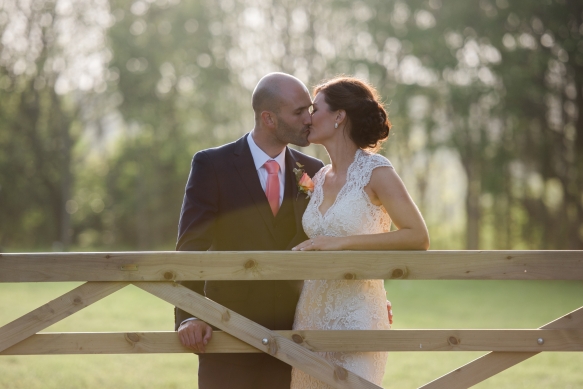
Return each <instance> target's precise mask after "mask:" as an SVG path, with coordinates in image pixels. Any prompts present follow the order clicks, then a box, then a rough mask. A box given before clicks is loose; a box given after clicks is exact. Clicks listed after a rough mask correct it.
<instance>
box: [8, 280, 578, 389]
mask: <svg viewBox="0 0 583 389" xmlns="http://www.w3.org/2000/svg"><path fill="white" fill-rule="evenodd" d="M76 285H78V284H74V283H69V284H65V283H59V284H40V283H39V284H0V326H1V325H3V324H5V323H8V322H10V321H12V320H14V319H16V318H17V317H19V316H20V315H22V314H25V313H27V312H28V311H30V310H31V309H34V308H36V307H38V306H39V305H42V304H44V303H45V302H47V301H49V300H50V299H53V298H55V297H57V296H59V295H60V294H62V293H64V292H66V291H68V290H70V289H72V288H73V287H74V286H76ZM387 292H388V295H389V299H390V300H391V301H392V303H393V307H394V311H395V315H396V316H395V325H394V328H395V329H403V328H536V327H539V326H541V325H543V324H545V323H547V322H549V321H552V320H553V319H555V318H557V317H559V316H561V315H563V314H565V313H567V312H570V311H572V310H574V309H576V308H578V307H580V306H582V305H583V282H557V281H522V282H518V281H390V282H387ZM172 321H173V314H172V307H171V306H170V305H168V304H166V303H164V302H162V301H161V300H158V299H156V298H155V297H152V296H150V295H148V294H146V293H145V292H143V291H141V290H138V289H137V288H135V287H133V286H129V287H126V288H125V289H123V290H121V291H119V292H117V293H116V294H114V295H112V296H109V297H107V298H105V299H103V300H102V301H100V302H98V303H96V304H94V305H93V306H91V307H89V308H87V309H85V310H82V311H80V312H78V313H77V314H75V315H73V316H71V317H69V318H67V319H65V320H63V321H62V322H60V323H57V324H56V325H54V326H52V327H50V328H48V329H47V330H46V331H47V332H65V331H76V332H83V331H155V330H158V331H160V330H162V331H170V330H172V328H173V324H172ZM481 354H482V353H454V352H452V353H437V352H433V353H431V352H429V353H412V352H410V353H396V352H395V353H391V354H390V355H389V361H388V364H387V372H386V374H385V381H384V386H385V387H386V388H416V387H418V386H420V385H422V384H424V383H426V382H428V381H430V380H432V379H434V378H436V377H438V376H440V375H442V374H444V373H447V372H448V371H450V370H451V369H454V368H456V367H458V366H460V365H462V364H464V363H467V362H469V361H471V360H472V359H474V358H476V357H478V356H480V355H481ZM581 367H583V353H546V354H540V355H537V356H536V357H534V358H531V359H530V360H528V361H526V362H523V363H522V364H520V365H518V366H515V367H513V368H511V369H509V370H507V371H505V372H504V373H502V374H499V375H498V376H496V377H494V378H491V379H489V380H487V381H485V382H484V383H482V384H480V385H478V386H476V388H480V389H485V388H496V389H500V388H513V389H516V388H573V389H574V388H583V369H581ZM196 369H197V363H196V357H195V356H193V355H182V354H181V355H80V356H22V357H12V356H0V389H4V388H6V389H8V388H10V389H20V388H22V389H24V388H26V389H35V388H47V389H52V388H55V389H57V388H59V389H67V388H71V389H72V388H75V389H81V388H91V389H97V388H196V387H197V385H196Z"/></svg>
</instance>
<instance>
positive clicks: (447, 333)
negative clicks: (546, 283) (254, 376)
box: [0, 329, 583, 355]
mask: <svg viewBox="0 0 583 389" xmlns="http://www.w3.org/2000/svg"><path fill="white" fill-rule="evenodd" d="M275 332H276V333H277V334H278V335H279V336H282V337H284V338H286V339H289V340H292V341H294V342H296V343H298V344H300V345H302V346H303V347H305V348H307V349H308V350H311V351H391V352H395V351H422V352H423V351H503V352H524V351H528V352H541V351H583V329H577V330H392V331H380V330H378V331H377V330H374V331H275ZM539 338H543V339H544V343H543V344H542V345H539V344H538V343H537V340H538V339H539ZM420 346H421V347H420ZM260 352H263V351H261V350H258V349H256V348H255V347H253V346H250V345H249V344H247V343H245V342H243V341H241V340H239V339H237V338H235V337H234V336H231V335H229V334H228V333H226V332H223V331H215V332H214V333H213V338H212V340H211V342H210V343H209V344H208V346H207V353H260ZM146 353H192V351H191V350H189V349H187V348H186V347H183V346H182V345H181V344H180V341H179V340H178V336H177V334H176V332H174V331H161V332H109V333H92V332H88V333H41V334H36V335H32V336H31V337H29V338H28V339H25V340H23V341H22V342H20V343H17V344H15V345H14V346H12V347H10V348H8V349H6V350H4V351H2V352H0V355H59V354H146Z"/></svg>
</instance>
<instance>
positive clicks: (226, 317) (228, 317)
mask: <svg viewBox="0 0 583 389" xmlns="http://www.w3.org/2000/svg"><path fill="white" fill-rule="evenodd" d="M229 320H231V314H230V313H229V310H228V309H225V312H223V314H222V315H221V321H229Z"/></svg>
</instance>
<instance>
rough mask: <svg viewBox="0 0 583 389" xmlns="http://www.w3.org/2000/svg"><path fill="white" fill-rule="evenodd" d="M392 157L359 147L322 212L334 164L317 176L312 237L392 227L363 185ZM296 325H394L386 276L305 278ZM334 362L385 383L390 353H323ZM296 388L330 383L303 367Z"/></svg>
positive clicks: (309, 221)
mask: <svg viewBox="0 0 583 389" xmlns="http://www.w3.org/2000/svg"><path fill="white" fill-rule="evenodd" d="M380 166H389V167H391V166H392V165H391V163H390V162H389V161H388V160H387V159H386V158H385V157H383V156H380V155H377V154H371V153H368V152H366V151H363V150H360V149H359V150H357V152H356V154H355V157H354V161H353V162H352V164H351V165H350V167H349V168H348V172H347V177H346V184H344V186H343V187H342V189H340V192H339V193H338V195H337V197H336V200H335V201H334V203H333V204H332V206H331V207H330V208H328V210H327V211H326V212H325V213H324V214H323V215H322V214H321V213H320V210H319V208H320V205H321V204H322V201H323V199H324V193H323V185H324V182H325V180H326V173H327V172H328V171H329V170H330V168H331V166H330V165H327V166H324V167H323V168H322V169H321V170H320V171H319V172H318V173H316V175H315V176H314V178H313V181H314V191H313V193H312V196H311V198H310V202H309V204H308V207H307V208H306V211H305V212H304V216H303V219H302V223H303V227H304V231H305V232H306V234H307V235H308V237H310V238H314V237H316V236H319V235H327V236H338V237H340V236H350V235H363V234H376V233H382V232H388V231H389V228H390V224H391V219H390V217H389V215H388V214H387V212H386V211H385V209H384V207H382V206H376V205H374V204H373V203H372V202H371V201H370V198H369V197H368V194H366V192H365V191H364V188H365V187H366V185H367V184H368V183H369V181H370V178H371V176H372V172H373V170H374V169H375V168H377V167H380ZM294 329H296V330H365V329H374V330H382V329H390V325H389V321H388V318H387V310H386V293H385V288H384V282H383V280H355V281H347V280H306V281H305V282H304V288H303V290H302V294H301V296H300V300H299V302H298V307H297V310H296V317H295V321H294ZM321 355H323V356H324V357H325V358H326V359H328V360H329V361H330V362H332V363H334V364H337V365H341V366H343V367H345V368H346V369H348V370H350V371H352V372H354V373H356V374H358V375H360V376H361V377H364V378H366V379H368V380H370V381H372V382H375V383H377V384H379V385H380V383H381V382H382V379H383V375H384V371H385V364H386V360H387V353H380V352H375V353H368V352H367V353H364V352H359V353H344V352H327V353H321ZM291 388H292V389H305V388H310V389H312V388H314V389H324V388H326V389H327V388H329V386H328V385H326V384H324V383H323V382H320V381H318V380H316V379H314V378H313V377H311V376H309V375H308V374H306V373H303V372H302V371H300V370H297V369H293V371H292V385H291Z"/></svg>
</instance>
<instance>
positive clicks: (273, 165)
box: [175, 73, 323, 389]
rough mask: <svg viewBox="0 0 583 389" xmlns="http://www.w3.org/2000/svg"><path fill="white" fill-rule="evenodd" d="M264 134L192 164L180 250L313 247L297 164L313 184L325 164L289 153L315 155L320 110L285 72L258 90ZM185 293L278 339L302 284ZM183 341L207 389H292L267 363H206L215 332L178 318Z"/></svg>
mask: <svg viewBox="0 0 583 389" xmlns="http://www.w3.org/2000/svg"><path fill="white" fill-rule="evenodd" d="M252 105H253V111H254V112H255V127H254V128H253V130H252V131H251V132H250V133H248V134H246V135H244V136H243V137H242V138H240V139H239V140H237V141H235V142H233V143H229V144H226V145H223V146H220V147H217V148H213V149H208V150H203V151H200V152H198V153H196V154H195V156H194V158H193V160H192V168H191V171H190V176H189V178H188V182H187V184H186V193H185V195H184V201H183V204H182V211H181V214H180V223H179V227H178V230H179V231H178V242H177V244H176V249H177V250H179V251H206V250H215V251H268V250H269V251H274V250H289V249H291V248H292V247H294V246H295V245H297V244H299V243H301V242H303V241H305V240H306V239H307V237H306V235H305V233H304V231H303V229H302V214H303V213H304V210H305V208H306V206H307V203H308V200H307V199H306V196H305V194H302V193H298V185H297V181H296V177H295V175H294V172H293V169H294V168H298V165H297V163H300V164H301V165H303V169H304V171H305V172H306V173H307V174H308V175H309V176H310V177H313V176H314V174H315V173H316V172H317V171H318V170H319V169H320V168H321V167H322V166H323V164H322V162H321V161H319V160H317V159H315V158H312V157H309V156H307V155H305V154H302V153H300V152H298V151H296V150H293V149H290V148H288V147H287V144H288V143H292V144H295V145H298V146H307V145H308V144H309V142H308V140H307V138H308V134H309V128H310V125H311V122H312V120H311V116H310V111H309V108H310V106H311V105H312V101H311V98H310V94H309V92H308V89H307V88H306V86H305V85H304V84H303V83H302V82H301V81H300V80H298V79H297V78H295V77H293V76H290V75H287V74H284V73H271V74H268V75H266V76H265V77H263V78H262V79H261V80H260V81H259V83H258V84H257V86H256V88H255V90H254V91H253V97H252ZM183 285H185V286H187V287H188V288H190V289H192V290H193V291H195V292H197V293H199V294H202V295H204V296H206V297H208V298H210V299H211V300H214V301H216V302H218V303H219V304H222V305H224V306H225V307H227V308H229V309H232V310H233V311H235V312H237V313H239V314H241V315H243V316H245V317H247V318H249V319H251V320H253V321H255V322H257V323H259V324H260V325H262V326H264V327H267V328H269V329H271V330H290V329H291V328H292V324H293V320H294V312H295V308H296V304H297V301H298V298H299V294H300V291H301V287H302V281H206V282H203V281H189V282H184V283H183ZM175 327H176V329H177V330H178V335H179V338H180V341H181V342H182V344H183V345H185V346H186V347H189V348H190V349H192V350H193V351H195V352H197V353H199V370H198V380H199V381H198V385H199V388H200V389H223V388H235V389H247V388H248V389H261V388H266V389H267V388H269V389H279V388H281V389H289V387H290V379H291V367H290V366H289V365H288V364H286V363H284V362H281V361H279V360H278V359H276V358H273V357H272V356H270V355H268V354H265V353H261V354H205V353H204V351H205V346H206V345H207V343H208V341H209V340H210V338H211V336H212V328H211V327H210V326H209V325H208V324H206V323H205V322H203V321H202V320H199V319H196V318H193V317H192V315H190V314H188V313H187V312H184V311H182V310H181V309H178V308H176V309H175Z"/></svg>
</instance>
